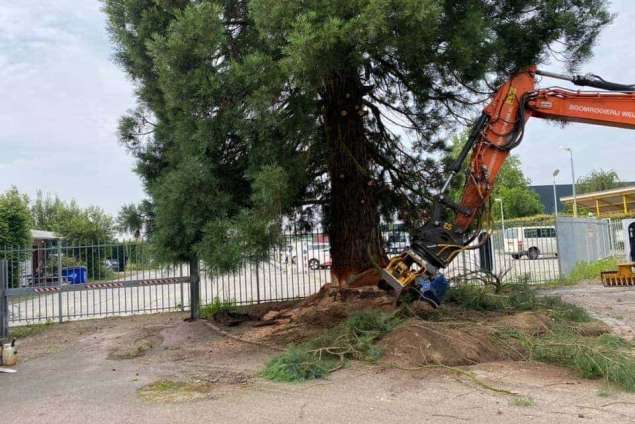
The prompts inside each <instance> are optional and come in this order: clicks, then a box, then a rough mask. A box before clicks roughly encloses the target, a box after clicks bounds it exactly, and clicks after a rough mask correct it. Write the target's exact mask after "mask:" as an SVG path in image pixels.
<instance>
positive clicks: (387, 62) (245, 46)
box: [104, 0, 610, 281]
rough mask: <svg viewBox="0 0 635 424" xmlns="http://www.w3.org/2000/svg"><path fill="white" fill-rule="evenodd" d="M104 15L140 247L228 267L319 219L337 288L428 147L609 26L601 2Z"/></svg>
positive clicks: (191, 9)
mask: <svg viewBox="0 0 635 424" xmlns="http://www.w3.org/2000/svg"><path fill="white" fill-rule="evenodd" d="M104 1H105V11H106V13H107V14H108V19H109V27H110V30H111V33H112V37H113V40H114V43H115V45H116V47H117V59H118V61H119V62H120V63H121V64H122V66H123V67H124V68H125V69H126V71H127V72H128V73H129V75H130V76H131V77H132V78H133V80H134V81H135V83H136V85H137V95H138V100H139V108H138V110H136V111H134V112H133V113H131V114H130V115H128V116H126V117H124V118H123V119H122V121H121V125H120V132H121V138H122V140H123V142H124V143H125V144H126V145H127V146H128V147H129V148H130V150H131V151H132V152H133V153H134V154H135V155H136V157H137V159H138V172H139V173H140V175H141V176H142V177H143V180H144V182H145V184H146V188H147V191H148V193H149V194H150V196H151V199H152V201H153V203H154V207H155V212H156V221H155V222H154V226H153V235H152V237H153V238H154V241H155V242H156V243H157V245H158V246H159V247H162V248H163V251H164V252H165V253H166V255H167V256H170V257H172V258H179V259H189V258H190V257H191V256H192V254H194V253H200V254H201V255H202V257H203V258H204V259H206V261H207V262H208V264H209V265H211V266H213V267H217V268H227V267H230V266H231V265H232V264H233V263H236V262H237V261H238V259H240V258H241V257H245V256H252V257H253V255H258V254H263V252H264V251H266V249H267V247H268V243H269V242H270V240H273V239H275V234H276V232H277V231H279V222H280V221H279V219H280V216H282V215H284V214H287V215H291V214H293V213H294V211H295V212H297V211H306V206H307V205H321V206H323V210H324V215H325V218H324V221H325V225H326V228H327V229H328V233H329V236H330V240H331V246H332V258H333V274H334V276H335V277H336V278H337V279H339V280H340V281H342V280H344V279H346V278H347V277H348V276H350V275H351V273H357V272H358V271H361V270H364V269H366V268H368V267H369V266H371V264H372V263H373V262H374V261H380V262H381V260H382V258H383V253H382V247H381V235H380V230H379V223H380V216H381V214H386V215H390V214H391V213H394V212H395V211H396V210H400V209H405V208H416V207H425V205H426V200H425V199H426V193H427V192H428V190H430V189H432V188H434V187H437V185H438V180H439V178H440V175H441V172H440V169H439V167H438V164H437V163H436V162H435V161H434V160H433V159H431V158H433V157H435V155H433V154H432V153H434V152H436V151H438V150H440V149H443V148H445V147H444V144H443V143H442V142H441V141H440V140H439V138H440V136H441V135H443V134H446V133H447V131H448V130H449V129H450V128H451V127H452V126H454V125H455V124H457V122H462V121H463V119H464V118H465V117H466V116H469V115H470V114H472V113H473V112H475V111H477V110H478V108H479V105H480V104H481V103H482V102H483V101H484V100H485V99H487V97H488V96H489V95H490V94H491V93H492V90H493V89H494V87H495V86H496V84H497V83H499V82H500V81H502V80H504V79H505V78H507V77H508V76H509V75H510V74H511V73H513V72H514V71H516V70H519V69H522V68H524V67H526V66H528V65H531V64H534V63H542V62H544V61H545V60H546V59H547V58H548V57H549V56H550V55H551V54H552V53H553V54H554V55H556V56H557V57H558V58H559V59H560V60H564V61H566V62H567V64H568V65H569V66H570V67H575V66H576V65H577V64H578V63H579V62H580V61H581V60H583V59H584V58H586V57H588V56H589V54H590V51H591V46H592V44H593V42H594V41H595V39H596V37H597V35H598V33H599V31H600V29H601V28H602V27H603V26H604V25H606V24H607V23H608V22H609V21H610V15H609V14H608V12H607V4H606V3H607V2H606V1H604V0H522V1H518V0H501V1H492V0H473V1H452V0H445V1H443V0H346V1H342V0H304V1H299V0H196V1H195V0H104Z"/></svg>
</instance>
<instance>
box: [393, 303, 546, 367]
mask: <svg viewBox="0 0 635 424" xmlns="http://www.w3.org/2000/svg"><path fill="white" fill-rule="evenodd" d="M549 325H550V318H548V317H547V316H545V315H542V314H539V313H535V312H523V313H520V314H516V315H510V316H502V317H495V318H489V319H487V320H484V321H480V322H467V323H465V322H464V323H448V322H433V321H423V320H421V319H416V318H413V319H410V320H408V321H406V322H405V323H403V324H402V325H401V326H399V327H398V328H397V329H395V330H394V331H392V332H391V333H390V334H388V335H387V336H386V337H384V338H383V339H382V341H381V342H380V347H381V348H382V350H383V352H384V356H383V358H382V362H384V363H386V364H390V365H396V366H401V367H416V366H422V365H434V364H441V365H447V366H456V365H473V364H477V363H481V362H491V361H498V360H506V359H512V360H518V359H522V357H523V354H524V352H523V351H522V349H521V348H520V347H519V346H509V345H502V344H501V343H500V341H498V340H497V339H496V338H495V337H494V334H495V333H496V332H497V331H500V330H502V329H513V330H516V331H519V332H521V333H524V334H527V335H539V334H543V333H544V332H546V331H547V330H548V329H549Z"/></svg>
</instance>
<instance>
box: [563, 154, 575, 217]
mask: <svg viewBox="0 0 635 424" xmlns="http://www.w3.org/2000/svg"><path fill="white" fill-rule="evenodd" d="M561 148H562V149H563V150H566V151H567V152H569V156H570V158H571V187H572V188H573V216H574V217H576V218H577V217H578V198H577V196H576V193H575V168H574V167H573V150H571V148H570V147H564V146H562V147H561Z"/></svg>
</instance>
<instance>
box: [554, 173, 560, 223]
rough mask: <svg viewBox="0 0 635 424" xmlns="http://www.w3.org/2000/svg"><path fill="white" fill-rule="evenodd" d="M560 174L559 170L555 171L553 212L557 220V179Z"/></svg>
mask: <svg viewBox="0 0 635 424" xmlns="http://www.w3.org/2000/svg"><path fill="white" fill-rule="evenodd" d="M558 174H560V170H559V169H556V170H555V171H553V210H554V213H555V216H556V219H558V194H557V190H556V177H557V176H558Z"/></svg>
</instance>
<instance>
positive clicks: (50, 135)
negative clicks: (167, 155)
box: [0, 0, 635, 213]
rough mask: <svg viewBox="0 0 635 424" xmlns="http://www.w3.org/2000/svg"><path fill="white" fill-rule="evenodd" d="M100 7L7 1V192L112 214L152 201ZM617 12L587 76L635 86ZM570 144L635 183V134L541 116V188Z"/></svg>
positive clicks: (583, 164)
mask: <svg viewBox="0 0 635 424" xmlns="http://www.w3.org/2000/svg"><path fill="white" fill-rule="evenodd" d="M100 8H101V4H100V2H99V1H97V0H54V1H45V0H8V1H7V0H4V1H3V2H2V6H1V7H0V93H2V101H0V190H4V189H6V188H7V187H9V186H11V185H16V186H17V187H18V188H19V189H20V190H22V191H24V192H27V193H29V194H31V195H33V194H35V192H36V191H37V190H38V189H41V190H43V191H45V192H51V193H56V194H58V195H59V196H61V197H62V198H64V199H71V198H75V199H77V200H78V201H79V202H80V203H81V204H83V205H89V204H95V205H98V206H101V207H103V208H104V209H106V210H107V211H109V212H111V213H116V212H117V211H118V210H119V208H120V206H121V205H122V204H123V203H129V202H132V201H139V200H140V199H141V198H142V197H143V192H142V188H141V184H140V182H139V179H138V178H137V176H136V175H135V174H134V173H133V172H132V171H131V169H132V167H133V166H134V161H133V160H132V158H130V157H129V156H127V154H126V153H125V151H124V149H123V148H122V147H121V146H119V145H118V143H117V138H116V125H117V120H118V118H119V117H120V116H121V115H122V114H123V113H124V112H125V111H126V110H127V109H129V108H131V107H133V106H134V94H133V87H132V84H131V82H130V81H129V80H128V79H127V78H126V76H125V74H124V73H123V71H122V70H121V69H119V68H118V66H117V65H115V64H114V63H113V62H112V60H111V54H112V46H111V43H110V40H109V39H108V36H107V33H106V30H105V16H104V14H103V13H102V12H101V11H100ZM612 8H613V10H614V11H615V12H617V13H618V14H619V15H618V17H617V19H616V21H615V23H614V25H613V26H611V27H609V28H607V29H606V30H605V31H604V33H603V34H602V36H601V38H600V42H599V43H598V45H597V46H596V49H595V57H594V58H593V59H592V60H591V61H590V62H589V63H587V64H585V66H583V69H584V71H588V72H594V73H597V74H600V75H602V76H604V77H605V78H607V79H610V80H616V81H623V82H632V83H635V66H634V65H635V51H634V50H633V49H632V47H631V46H630V42H631V40H632V37H631V35H630V34H631V32H632V22H634V21H635V11H633V8H632V2H631V1H630V0H622V1H614V2H613V3H612ZM547 68H548V69H550V70H555V71H559V70H560V69H558V66H557V64H551V65H549V66H547ZM554 83H557V82H555V81H554ZM543 84H550V83H547V81H545V82H544V83H543ZM558 85H560V84H558ZM562 144H566V145H568V146H570V147H572V148H573V149H574V152H575V155H576V167H577V169H576V171H577V173H578V175H583V174H585V173H587V172H589V171H590V170H592V169H594V168H600V167H602V168H613V169H615V170H616V171H617V172H618V173H619V174H620V175H621V176H622V177H623V178H624V179H627V180H635V168H634V167H632V163H633V158H634V157H635V132H632V131H628V130H619V129H613V128H600V127H593V126H583V125H576V124H572V125H569V126H568V127H567V128H564V129H560V128H558V127H555V126H553V125H550V124H547V123H545V122H541V121H540V120H537V119H534V120H532V121H530V122H529V124H528V127H527V133H526V137H525V140H524V142H523V144H522V145H521V146H520V147H519V148H518V149H517V150H516V153H518V154H520V156H521V159H522V161H523V167H524V169H525V171H526V173H527V175H528V176H529V177H531V178H532V180H533V182H534V183H538V184H547V183H550V181H551V173H552V171H553V169H555V168H560V169H562V171H563V172H562V174H561V177H560V178H561V181H563V182H564V181H567V178H568V177H567V176H568V171H569V168H568V156H567V155H566V153H565V152H563V151H561V150H559V148H558V147H559V146H560V145H562Z"/></svg>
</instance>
